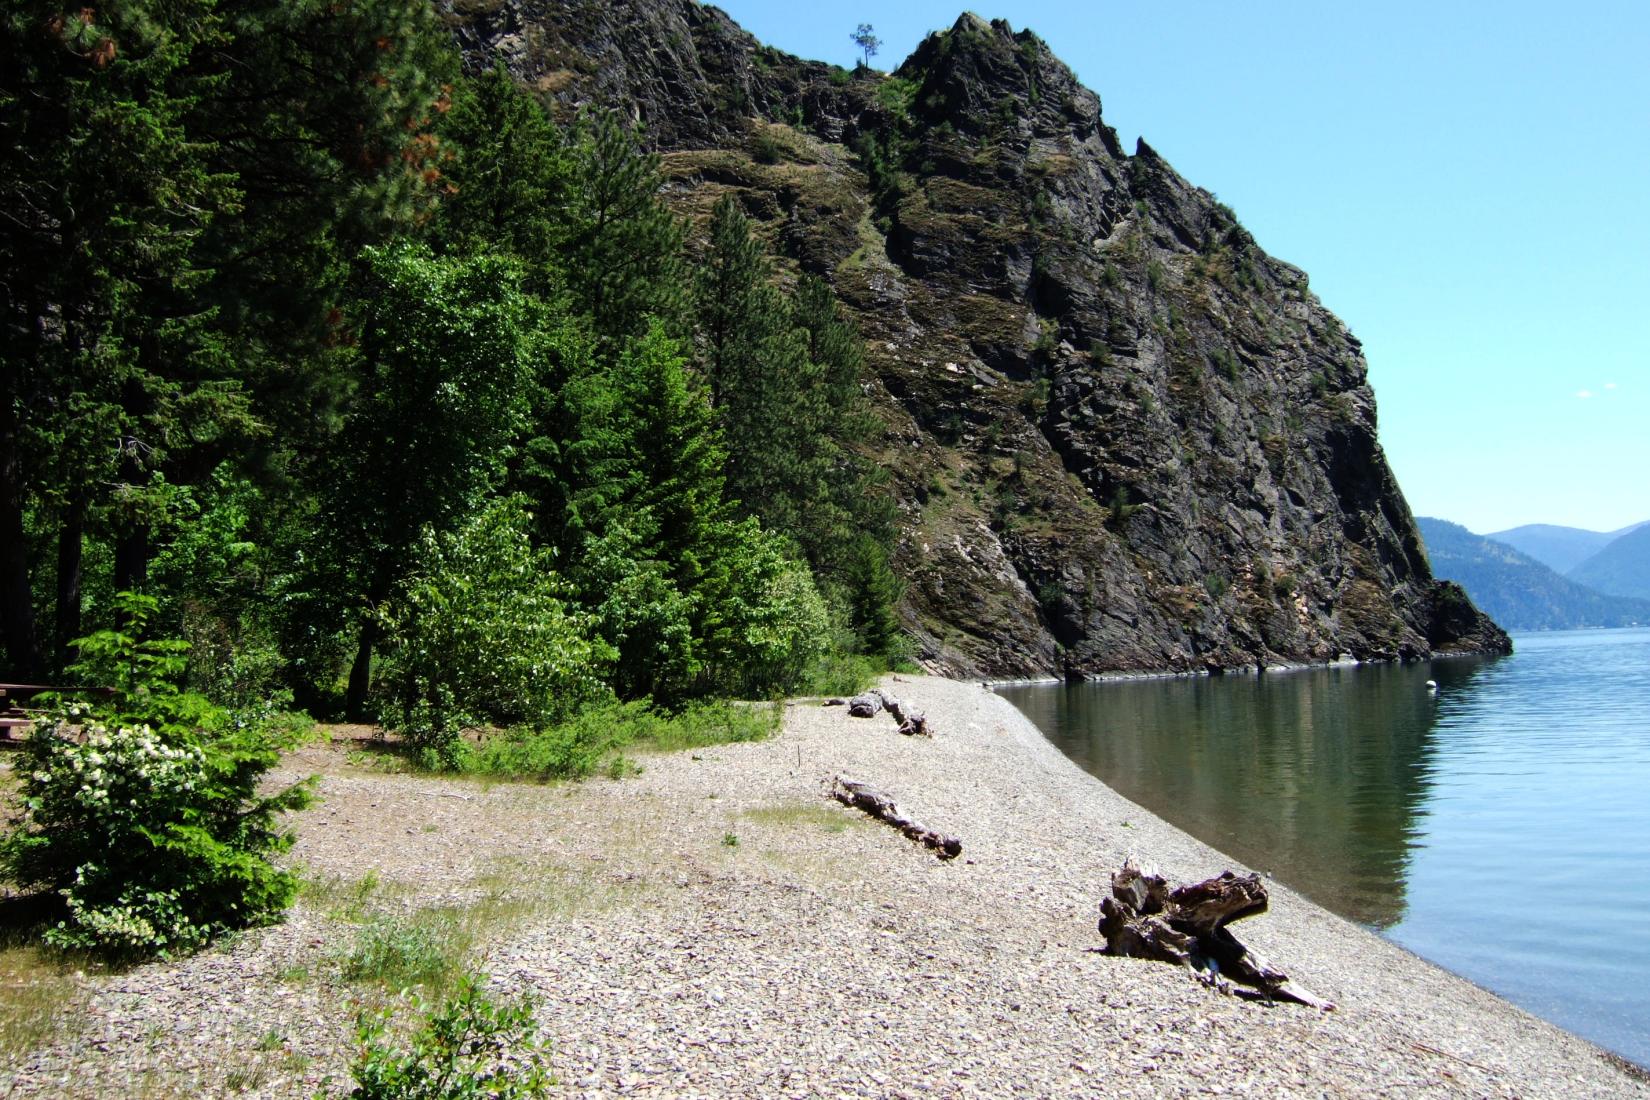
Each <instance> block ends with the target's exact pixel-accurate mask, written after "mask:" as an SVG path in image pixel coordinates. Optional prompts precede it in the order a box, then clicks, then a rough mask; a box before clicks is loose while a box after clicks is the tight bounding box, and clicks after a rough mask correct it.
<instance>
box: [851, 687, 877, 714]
mask: <svg viewBox="0 0 1650 1100" xmlns="http://www.w3.org/2000/svg"><path fill="white" fill-rule="evenodd" d="M881 710H882V693H881V692H878V691H867V692H866V693H865V694H864V695H856V696H854V697H853V698H852V699H850V700H848V714H849V715H850V716H851V717H854V718H874V717H876V716H877V714H878V713H880V712H881Z"/></svg>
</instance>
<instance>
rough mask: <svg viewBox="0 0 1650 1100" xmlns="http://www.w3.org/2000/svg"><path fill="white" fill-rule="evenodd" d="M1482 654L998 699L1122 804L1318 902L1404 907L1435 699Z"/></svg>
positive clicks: (1387, 910) (1387, 921)
mask: <svg viewBox="0 0 1650 1100" xmlns="http://www.w3.org/2000/svg"><path fill="white" fill-rule="evenodd" d="M1483 667H1484V662H1482V661H1468V660H1459V661H1447V662H1439V663H1437V664H1436V665H1433V666H1430V667H1429V666H1427V665H1411V666H1408V667H1396V666H1382V667H1365V668H1359V669H1320V670H1313V671H1306V672H1294V673H1288V674H1285V675H1274V676H1267V677H1264V678H1260V679H1256V678H1250V677H1221V678H1214V679H1192V680H1179V679H1177V680H1146V681H1135V682H1128V683H1104V684H1076V685H1071V686H1063V687H1028V688H1016V689H1012V690H1005V691H1004V692H1003V694H1005V695H1006V696H1008V697H1009V698H1010V699H1011V700H1013V702H1014V703H1015V704H1016V705H1018V706H1019V707H1020V708H1021V709H1022V710H1023V711H1025V712H1026V714H1027V715H1028V716H1030V717H1031V719H1032V720H1033V721H1034V722H1036V723H1037V725H1038V726H1039V727H1040V728H1041V729H1042V730H1043V731H1044V732H1045V733H1046V734H1047V735H1048V737H1049V738H1050V740H1052V741H1053V742H1054V743H1055V744H1056V745H1058V746H1060V748H1061V749H1062V750H1063V751H1064V752H1065V753H1066V754H1067V755H1068V756H1070V757H1071V758H1072V759H1073V760H1075V761H1076V762H1077V763H1078V764H1080V765H1082V766H1083V767H1084V768H1085V769H1087V770H1088V771H1089V772H1091V773H1092V774H1094V775H1097V776H1099V777H1100V778H1101V779H1103V780H1105V781H1106V783H1108V784H1109V785H1110V786H1112V787H1113V788H1114V789H1116V790H1117V791H1119V792H1121V793H1122V794H1123V795H1125V796H1126V797H1128V798H1130V799H1132V800H1134V801H1135V802H1138V803H1140V804H1141V805H1143V806H1145V807H1147V808H1148V809H1150V810H1152V811H1153V812H1154V813H1156V814H1158V815H1159V816H1161V817H1164V818H1166V819H1168V820H1169V821H1171V822H1173V823H1174V824H1176V825H1178V826H1180V827H1181V828H1182V829H1185V830H1186V831H1187V832H1189V833H1191V834H1193V835H1194V836H1196V837H1198V838H1200V839H1202V840H1204V841H1206V842H1207V843H1210V844H1213V845H1214V846H1215V847H1217V848H1220V849H1221V850H1222V851H1225V852H1226V853H1228V854H1229V855H1231V856H1233V857H1234V858H1236V859H1238V860H1241V861H1242V862H1244V863H1246V864H1248V865H1249V866H1250V867H1252V868H1255V869H1257V870H1270V871H1272V872H1274V873H1275V874H1276V876H1277V877H1278V878H1279V879H1281V880H1282V881H1284V882H1286V883H1288V884H1289V885H1291V886H1293V887H1295V888H1296V889H1297V890H1300V891H1301V892H1302V893H1304V894H1306V895H1307V896H1308V897H1311V898H1312V899H1314V900H1315V901H1317V902H1319V903H1320V904H1322V905H1325V906H1326V907H1328V908H1330V909H1333V910H1335V911H1336V912H1338V913H1341V914H1342V915H1344V916H1347V917H1350V918H1352V919H1353V920H1357V921H1361V922H1363V923H1365V924H1371V925H1375V926H1376V927H1380V928H1385V927H1388V926H1390V925H1392V924H1394V923H1396V922H1397V921H1398V920H1399V919H1400V918H1401V917H1402V916H1403V912H1404V889H1405V884H1404V876H1405V871H1406V868H1407V864H1408V858H1409V852H1410V849H1411V846H1412V844H1413V842H1414V838H1415V827H1416V817H1417V814H1418V812H1419V810H1420V809H1421V805H1422V803H1423V802H1424V800H1425V798H1426V796H1427V792H1428V789H1429V787H1430V785H1431V770H1430V759H1431V756H1432V724H1433V720H1434V706H1435V703H1434V700H1433V698H1432V697H1431V696H1429V695H1428V693H1427V691H1426V681H1427V679H1428V678H1429V677H1430V678H1433V679H1436V680H1438V681H1439V684H1440V686H1441V688H1442V689H1443V690H1444V691H1445V692H1449V691H1451V690H1455V691H1459V690H1460V689H1461V688H1462V687H1464V686H1465V684H1466V682H1467V681H1468V680H1470V679H1472V678H1473V676H1474V675H1476V673H1477V671H1478V670H1479V669H1481V668H1483Z"/></svg>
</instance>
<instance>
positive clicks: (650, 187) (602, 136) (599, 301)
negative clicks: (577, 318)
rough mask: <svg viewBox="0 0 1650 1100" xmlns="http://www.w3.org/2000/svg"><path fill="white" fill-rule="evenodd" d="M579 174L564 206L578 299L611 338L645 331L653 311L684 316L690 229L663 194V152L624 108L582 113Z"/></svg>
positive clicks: (673, 322) (576, 145) (573, 137)
mask: <svg viewBox="0 0 1650 1100" xmlns="http://www.w3.org/2000/svg"><path fill="white" fill-rule="evenodd" d="M569 149H570V155H571V157H572V163H573V169H574V171H573V179H572V184H571V187H570V188H569V190H568V191H567V192H566V202H565V203H564V205H563V206H562V208H561V212H560V213H561V219H562V223H563V237H562V243H561V249H562V255H563V261H564V264H565V269H566V271H567V285H568V291H569V292H570V294H571V296H572V303H573V307H574V308H575V309H576V310H578V311H579V312H582V313H586V314H588V315H589V317H590V319H591V324H592V327H593V328H594V330H595V332H596V333H597V335H598V336H599V337H600V338H602V339H603V340H604V341H617V340H620V339H622V338H624V337H629V336H639V335H641V334H642V333H643V332H645V331H646V329H647V326H648V319H649V318H650V317H655V318H660V319H663V320H664V321H665V322H666V324H667V326H668V327H669V328H670V329H671V330H672V331H675V330H676V329H677V328H678V327H679V326H680V324H681V316H680V314H681V309H682V307H683V305H684V301H683V296H682V290H681V288H682V282H683V280H682V267H681V252H682V241H683V238H684V233H685V230H684V228H683V226H682V224H681V222H680V220H679V219H677V218H676V216H675V215H673V214H672V213H671V212H670V211H669V210H668V209H667V208H666V207H665V205H664V204H663V203H662V202H660V200H659V190H660V187H661V185H662V181H661V179H660V176H659V159H658V157H656V156H653V155H651V154H647V153H643V152H642V151H641V149H640V147H639V145H638V139H637V135H636V134H634V133H633V132H631V131H630V130H628V129H626V128H625V127H624V126H623V125H621V124H620V122H619V120H618V117H617V115H615V114H614V113H612V112H608V113H605V114H600V115H594V116H592V115H589V114H586V115H582V116H580V118H579V119H578V120H577V121H576V123H575V125H574V127H573V130H572V133H571V134H570V135H569Z"/></svg>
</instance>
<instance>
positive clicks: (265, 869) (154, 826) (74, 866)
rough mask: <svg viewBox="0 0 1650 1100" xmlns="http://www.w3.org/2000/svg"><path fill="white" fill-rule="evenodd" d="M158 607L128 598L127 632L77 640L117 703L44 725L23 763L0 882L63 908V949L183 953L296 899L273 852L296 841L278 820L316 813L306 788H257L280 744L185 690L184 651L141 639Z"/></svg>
mask: <svg viewBox="0 0 1650 1100" xmlns="http://www.w3.org/2000/svg"><path fill="white" fill-rule="evenodd" d="M155 607H156V602H155V601H154V600H153V599H149V598H147V597H139V596H132V595H130V594H123V595H122V596H121V598H120V609H121V611H122V613H123V618H124V619H125V622H126V624H127V630H128V631H130V633H123V632H117V631H104V632H102V633H99V634H94V635H92V636H91V637H89V638H83V639H81V640H80V641H79V642H78V643H77V644H78V646H79V647H80V652H81V662H80V664H79V665H78V666H77V667H76V669H75V671H76V672H77V673H78V674H79V675H81V676H83V677H85V678H87V679H88V680H90V681H91V682H94V683H103V684H109V685H112V686H113V687H114V688H115V694H114V696H113V698H112V700H111V701H110V702H108V703H106V704H100V705H99V706H98V707H96V708H92V707H88V706H85V705H79V704H76V705H71V706H67V707H65V708H63V709H62V710H61V711H60V713H59V714H58V715H57V716H56V717H55V718H54V719H52V720H50V721H43V722H41V723H40V724H39V725H37V726H36V728H35V731H34V735H33V736H32V737H30V738H29V739H28V741H27V742H26V743H25V744H24V747H23V751H22V755H21V757H20V758H19V760H18V763H17V768H16V771H17V774H18V775H19V776H20V778H21V782H20V784H19V786H20V788H21V790H20V793H21V796H22V797H21V807H22V809H21V813H20V814H19V816H18V817H17V818H16V819H15V820H14V821H13V823H12V825H13V828H12V830H11V831H10V832H9V833H8V834H7V836H6V837H5V838H4V840H3V841H0V873H4V874H5V875H6V876H7V877H9V878H11V879H12V880H13V881H15V882H17V883H18V884H19V885H22V886H24V887H26V888H39V889H45V890H51V891H53V892H55V893H57V894H58V895H59V896H60V897H61V898H62V899H63V902H64V903H65V906H66V910H67V912H66V914H65V916H64V918H63V919H62V920H60V921H59V922H58V923H57V924H56V925H55V926H53V927H51V928H49V929H47V931H46V933H45V938H46V940H47V941H48V942H49V943H51V944H54V945H56V946H61V947H71V948H86V949H91V950H95V951H98V952H100V953H103V954H108V955H114V956H138V955H145V954H153V953H160V954H170V953H173V952H178V951H188V950H192V949H194V948H197V947H199V946H201V945H202V944H204V943H206V942H207V941H208V940H210V939H211V938H213V937H214V936H217V935H219V934H221V933H223V932H225V931H228V930H230V929H234V928H243V927H248V926H251V925H258V924H265V923H269V922H270V921H273V920H275V919H277V918H278V917H279V915H280V914H281V912H282V911H283V910H284V909H285V908H286V907H287V905H289V904H290V903H291V901H292V897H293V894H294V893H295V891H296V890H297V877H296V876H295V875H294V874H293V873H292V872H290V871H283V870H279V869H277V868H276V867H275V866H274V865H273V864H271V863H270V862H269V857H270V856H271V855H274V854H276V853H278V852H281V851H284V850H286V848H287V847H288V846H290V844H291V842H292V837H291V835H290V834H289V833H283V832H281V831H279V830H278V828H277V826H276V819H277V817H278V815H280V814H281V813H283V812H285V811H288V810H294V809H298V808H301V807H302V806H304V805H307V804H308V801H309V797H310V792H309V786H308V784H307V783H305V784H297V785H295V786H292V787H288V788H286V789H285V790H283V791H280V792H278V793H276V794H273V795H268V796H262V795H260V794H259V793H258V786H259V783H260V781H261V780H262V778H263V776H264V774H265V773H266V772H267V771H268V770H269V769H270V768H271V767H273V766H274V764H275V763H276V760H277V750H278V748H279V746H278V745H277V744H276V742H275V740H274V739H273V738H272V737H271V736H270V735H269V734H268V733H267V732H266V731H265V729H264V728H263V727H261V726H241V725H235V724H232V723H231V722H230V721H229V719H228V717H227V715H225V713H224V712H223V711H221V710H219V709H217V708H216V707H214V706H212V705H211V704H210V703H208V702H207V701H206V700H205V699H203V698H201V697H200V696H196V695H188V694H185V693H182V692H180V691H178V690H177V688H176V686H175V684H176V679H177V677H179V676H180V675H181V674H182V670H183V664H184V661H185V653H186V648H187V647H185V646H184V645H183V644H182V643H179V642H175V641H149V642H143V641H138V640H137V636H139V635H141V633H142V631H143V628H144V626H145V624H146V623H147V621H148V618H149V617H150V616H151V615H152V614H153V613H154V611H155Z"/></svg>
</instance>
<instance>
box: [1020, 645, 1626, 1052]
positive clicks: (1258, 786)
mask: <svg viewBox="0 0 1650 1100" xmlns="http://www.w3.org/2000/svg"><path fill="white" fill-rule="evenodd" d="M1513 640H1514V644H1515V646H1516V652H1515V653H1514V654H1513V655H1512V656H1511V657H1503V658H1485V659H1475V658H1452V659H1448V660H1439V661H1434V662H1431V663H1430V664H1428V663H1421V664H1414V665H1408V666H1371V667H1363V668H1347V669H1314V670H1309V671H1301V672H1290V673H1282V674H1275V675H1268V676H1265V677H1259V678H1257V677H1237V676H1228V677H1216V678H1197V679H1163V680H1140V681H1122V682H1106V683H1094V684H1076V685H1069V686H1067V685H1037V686H1027V687H1015V688H1003V689H1001V694H1003V695H1004V696H1006V697H1007V698H1009V699H1010V700H1012V701H1013V702H1014V703H1015V704H1016V705H1017V706H1019V708H1020V709H1021V710H1023V711H1024V712H1025V713H1026V714H1027V715H1028V716H1029V717H1030V718H1031V719H1032V720H1033V721H1034V722H1036V723H1037V725H1038V726H1039V727H1040V728H1041V729H1042V730H1043V732H1044V733H1045V734H1047V735H1048V737H1049V738H1050V739H1051V740H1052V741H1053V742H1054V743H1055V744H1056V745H1058V746H1060V748H1061V749H1062V750H1064V752H1065V753H1066V754H1067V755H1068V756H1070V757H1071V758H1072V759H1073V760H1075V761H1076V762H1077V763H1079V764H1081V765H1082V766H1083V767H1084V768H1086V769H1087V770H1088V771H1090V772H1092V773H1093V774H1094V775H1097V776H1099V777H1100V778H1101V779H1103V780H1104V781H1105V782H1106V783H1107V784H1108V785H1110V786H1111V787H1112V788H1114V789H1115V790H1117V791H1119V792H1121V793H1122V794H1124V795H1126V796H1127V797H1129V798H1130V799H1133V800H1134V801H1135V802H1138V803H1140V804H1141V805H1143V806H1145V807H1146V808H1148V809H1150V810H1152V811H1153V812H1154V813H1156V814H1158V815H1159V816H1160V817H1163V818H1165V819H1167V820H1169V821H1171V822H1173V823H1174V824H1176V825H1178V826H1179V827H1180V828H1182V829H1184V830H1185V831H1186V832H1189V833H1191V834H1193V835H1194V836H1196V837H1198V838H1199V839H1201V840H1204V841H1206V842H1207V843H1209V844H1212V845H1214V846H1215V847H1217V848H1220V849H1221V850H1222V851H1224V852H1226V853H1228V854H1229V855H1231V856H1233V857H1234V858H1236V859H1238V860H1240V861H1242V862H1243V863H1245V864H1247V865H1248V866H1249V867H1251V868H1253V869H1256V870H1269V871H1271V872H1272V873H1273V874H1275V875H1276V876H1277V878H1278V879H1280V880H1281V881H1283V882H1286V883H1288V884H1289V885H1290V886H1292V887H1294V888H1295V889H1297V890H1299V891H1300V892H1301V893H1303V894H1305V895H1307V896H1308V897H1310V898H1312V899H1313V900H1315V901H1317V902H1318V903H1319V904H1321V905H1323V906H1325V907H1326V908H1328V909H1332V910H1334V911H1335V912H1338V913H1340V914H1342V915H1344V916H1347V917H1350V918H1351V919H1353V920H1356V921H1359V922H1361V923H1363V924H1366V925H1369V926H1370V927H1372V928H1375V929H1377V930H1379V931H1380V932H1381V933H1382V934H1384V935H1386V936H1388V937H1390V938H1391V939H1393V940H1396V941H1397V942H1398V943H1401V944H1403V945H1404V946H1405V947H1407V948H1409V949H1410V950H1412V951H1414V952H1416V953H1417V954H1419V955H1422V956H1425V957H1426V958H1428V959H1431V960H1432V961H1434V962H1436V963H1438V964H1439V965H1441V966H1444V967H1447V968H1448V969H1450V970H1453V971H1455V972H1456V973H1458V974H1462V975H1464V976H1465V977H1467V978H1470V979H1471V980H1472V981H1474V982H1476V983H1478V984H1479V985H1482V986H1484V987H1485V988H1487V989H1491V990H1494V991H1495V992H1497V993H1499V994H1501V995H1502V996H1504V997H1506V998H1507V999H1508V1000H1511V1001H1513V1002H1515V1003H1517V1004H1519V1005H1522V1006H1523V1007H1524V1008H1526V1009H1528V1010H1529V1011H1531V1012H1534V1013H1535V1014H1537V1015H1539V1016H1543V1017H1545V1018H1547V1019H1549V1020H1552V1021H1553V1022H1554V1023H1557V1024H1559V1025H1560V1026H1562V1027H1565V1028H1567V1029H1569V1030H1571V1031H1574V1032H1576V1033H1577V1034H1580V1035H1584V1036H1586V1037H1587V1038H1589V1039H1591V1040H1593V1041H1594V1042H1596V1043H1598V1044H1600V1045H1601V1046H1605V1047H1608V1048H1609V1049H1611V1050H1614V1051H1616V1052H1618V1053H1620V1054H1622V1055H1624V1056H1626V1057H1628V1058H1630V1059H1632V1060H1633V1061H1636V1062H1638V1063H1640V1064H1641V1065H1650V630H1644V629H1634V630H1586V631H1565V632H1554V633H1549V634H1528V635H1517V636H1515V637H1514V639H1513ZM1429 679H1431V680H1436V681H1437V682H1438V691H1437V694H1436V695H1432V694H1429V692H1428V691H1427V689H1426V681H1427V680H1429Z"/></svg>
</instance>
